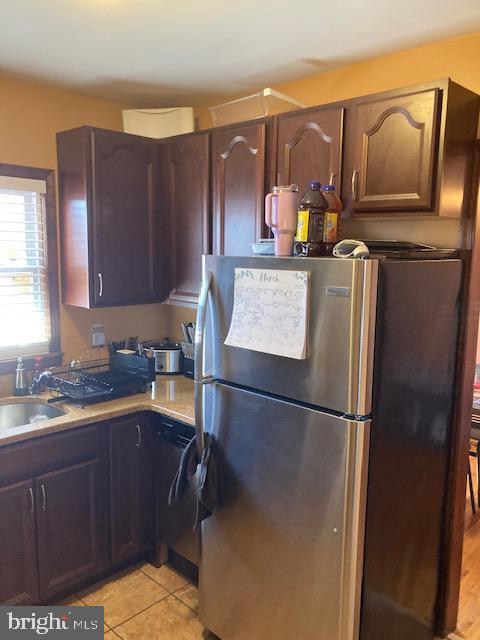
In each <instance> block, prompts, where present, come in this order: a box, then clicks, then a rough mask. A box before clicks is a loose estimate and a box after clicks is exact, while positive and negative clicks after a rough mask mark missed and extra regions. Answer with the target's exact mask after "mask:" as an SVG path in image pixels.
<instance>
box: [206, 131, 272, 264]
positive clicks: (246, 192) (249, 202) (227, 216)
mask: <svg viewBox="0 0 480 640" xmlns="http://www.w3.org/2000/svg"><path fill="white" fill-rule="evenodd" d="M266 135H267V124H266V122H264V121H262V122H251V123H248V124H243V125H236V126H233V127H228V128H222V129H214V130H213V131H212V133H211V148H212V162H211V164H212V222H213V247H212V252H213V253H214V254H217V255H225V256H249V255H251V253H252V250H251V247H250V244H249V243H250V242H256V241H257V240H258V239H259V238H261V237H263V236H264V222H263V209H264V199H265V178H266V165H265V146H266Z"/></svg>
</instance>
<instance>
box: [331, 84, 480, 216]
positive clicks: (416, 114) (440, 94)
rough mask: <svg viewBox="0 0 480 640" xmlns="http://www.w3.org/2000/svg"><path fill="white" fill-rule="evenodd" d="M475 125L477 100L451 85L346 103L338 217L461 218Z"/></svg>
mask: <svg viewBox="0 0 480 640" xmlns="http://www.w3.org/2000/svg"><path fill="white" fill-rule="evenodd" d="M477 121H478V96H476V95H475V94H473V93H472V92H470V91H468V90H466V89H464V88H463V87H460V86H459V85H456V84H455V83H453V82H451V81H450V80H444V81H443V80H442V81H439V82H435V83H429V84H426V85H422V86H420V87H415V88H413V89H410V90H409V89H405V90H397V91H390V92H387V93H384V94H377V95H373V96H367V97H365V98H359V99H356V100H353V101H351V102H350V103H348V105H347V118H346V129H345V152H344V175H343V194H342V195H343V203H344V207H345V209H346V210H347V211H348V212H349V213H350V214H352V215H355V216H357V215H365V216H368V215H369V214H375V215H377V216H378V215H382V214H384V215H386V216H388V215H405V214H417V215H422V214H423V215H443V216H448V217H459V216H462V215H465V214H466V208H467V206H468V205H467V202H468V198H469V193H470V185H469V181H470V169H469V167H470V166H471V161H472V151H471V144H472V141H473V140H474V139H475V134H476V126H477ZM469 147H470V148H469ZM452 194H455V196H454V197H453V198H452Z"/></svg>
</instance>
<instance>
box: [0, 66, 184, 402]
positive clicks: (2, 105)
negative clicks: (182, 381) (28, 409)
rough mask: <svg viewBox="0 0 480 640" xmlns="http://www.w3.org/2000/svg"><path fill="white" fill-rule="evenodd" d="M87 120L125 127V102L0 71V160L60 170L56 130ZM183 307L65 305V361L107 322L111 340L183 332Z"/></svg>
mask: <svg viewBox="0 0 480 640" xmlns="http://www.w3.org/2000/svg"><path fill="white" fill-rule="evenodd" d="M83 124H89V125H94V126H97V127H105V128H107V129H119V130H121V129H122V106H121V105H119V104H114V103H112V102H106V101H103V100H96V99H94V98H89V97H86V96H82V95H80V94H76V93H73V92H71V91H64V90H61V89H57V88H53V87H49V86H45V85H40V84H37V83H34V82H28V81H25V80H21V79H18V78H15V77H12V76H8V75H0V162H2V163H10V164H20V165H26V166H34V167H46V168H54V169H56V167H57V160H56V145H55V134H56V133H57V131H62V130H65V129H71V128H72V127H78V126H80V125H83ZM182 311H183V310H175V309H172V308H171V307H166V306H165V305H158V304H157V305H144V306H133V307H121V308H112V309H100V310H93V309H92V310H87V309H77V308H75V307H66V306H63V305H61V309H60V318H61V339H62V351H64V352H65V360H66V361H68V360H70V359H71V358H73V357H75V358H77V357H84V356H85V352H86V350H88V349H90V327H91V325H92V324H96V323H100V324H103V325H104V326H105V330H106V334H107V339H115V338H121V337H124V336H130V335H140V336H143V337H144V338H148V337H150V338H156V337H159V336H162V335H164V334H168V333H173V332H174V333H175V334H177V335H178V333H179V331H178V328H177V325H178V322H179V321H180V319H183V317H182V315H185V316H186V319H190V317H191V315H192V312H191V311H190V310H187V311H186V312H185V313H184V314H182ZM3 384H4V385H5V382H4V383H3ZM1 387H2V385H1V383H0V388H1ZM9 387H10V382H9V383H8V384H7V389H6V390H5V389H2V391H4V392H5V391H7V392H8V391H9Z"/></svg>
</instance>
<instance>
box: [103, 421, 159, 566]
mask: <svg viewBox="0 0 480 640" xmlns="http://www.w3.org/2000/svg"><path fill="white" fill-rule="evenodd" d="M109 448H110V525H111V538H112V546H111V550H112V561H113V562H114V563H116V562H120V561H123V560H127V559H129V558H132V557H134V556H137V555H139V554H140V553H142V552H143V551H145V550H147V549H148V548H149V547H150V546H151V545H152V537H153V536H152V529H153V478H152V461H151V433H150V425H149V424H148V421H146V419H145V418H144V417H142V416H137V417H134V418H126V419H124V420H118V421H116V422H114V423H112V424H111V425H110V433H109Z"/></svg>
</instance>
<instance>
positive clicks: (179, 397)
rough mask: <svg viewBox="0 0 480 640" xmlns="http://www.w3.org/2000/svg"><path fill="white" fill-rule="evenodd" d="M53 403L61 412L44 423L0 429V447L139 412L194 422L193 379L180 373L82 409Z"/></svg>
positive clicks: (5, 400)
mask: <svg viewBox="0 0 480 640" xmlns="http://www.w3.org/2000/svg"><path fill="white" fill-rule="evenodd" d="M50 397H51V396H50V394H49V393H44V394H42V395H40V396H26V397H9V398H0V405H2V404H7V403H10V402H35V401H37V402H38V400H43V401H45V400H48V399H49V398H50ZM53 406H55V407H58V408H60V409H63V410H64V411H65V414H64V415H62V416H59V417H58V418H51V419H50V420H45V421H44V422H37V423H34V424H27V425H23V426H21V427H12V428H7V429H0V447H3V446H5V445H7V444H12V443H14V442H20V441H22V440H28V439H29V438H39V437H41V436H45V435H49V434H51V433H58V432H60V431H67V430H68V429H74V428H76V427H80V426H84V425H87V424H92V423H94V422H101V421H103V420H110V419H112V418H118V417H120V416H125V415H128V414H130V413H137V412H139V411H152V412H154V413H159V414H162V415H165V416H169V417H170V418H175V419H176V420H180V421H181V422H186V423H188V424H191V425H194V424H195V410H194V401H193V381H192V380H189V379H188V378H185V377H184V376H169V377H159V376H157V379H156V382H154V383H153V384H152V388H151V390H147V392H146V393H137V394H135V395H133V396H126V397H125V398H117V399H116V400H109V401H107V402H98V403H96V404H91V405H87V406H86V407H85V408H83V409H82V408H80V407H76V406H75V405H72V404H71V403H70V402H60V403H58V404H57V403H55V404H54V405H53Z"/></svg>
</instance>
